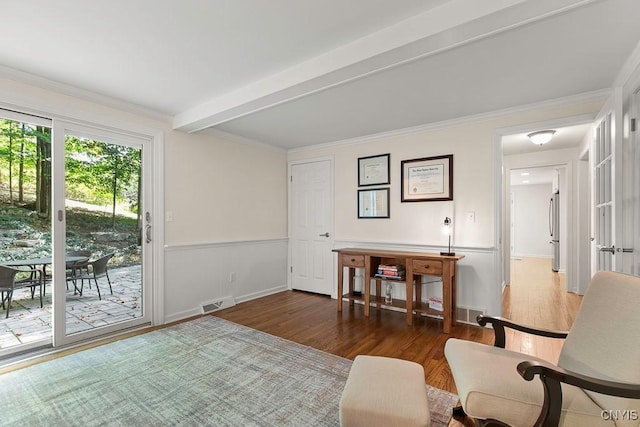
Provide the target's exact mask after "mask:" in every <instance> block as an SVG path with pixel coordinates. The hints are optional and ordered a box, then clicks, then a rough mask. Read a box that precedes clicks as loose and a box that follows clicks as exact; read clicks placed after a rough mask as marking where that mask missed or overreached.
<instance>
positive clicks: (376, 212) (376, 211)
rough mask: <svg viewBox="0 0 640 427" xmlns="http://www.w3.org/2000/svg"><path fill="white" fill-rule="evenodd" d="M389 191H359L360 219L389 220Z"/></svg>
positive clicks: (380, 189) (372, 189)
mask: <svg viewBox="0 0 640 427" xmlns="http://www.w3.org/2000/svg"><path fill="white" fill-rule="evenodd" d="M389 207H390V203H389V189H388V188H371V189H365V190H358V218H389V217H390V216H389Z"/></svg>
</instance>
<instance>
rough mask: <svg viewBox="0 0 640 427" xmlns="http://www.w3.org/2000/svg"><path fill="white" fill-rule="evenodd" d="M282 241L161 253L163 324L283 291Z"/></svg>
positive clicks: (180, 248) (284, 261)
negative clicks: (214, 306) (204, 307)
mask: <svg viewBox="0 0 640 427" xmlns="http://www.w3.org/2000/svg"><path fill="white" fill-rule="evenodd" d="M287 245H288V239H274V240H259V241H244V242H216V243H205V244H193V245H175V246H166V247H165V292H164V300H165V308H164V312H165V319H164V320H165V322H172V321H175V320H180V319H184V318H187V317H190V316H195V315H198V314H202V305H203V303H204V304H210V303H212V302H216V301H225V304H224V305H225V306H228V305H229V304H233V303H234V302H235V303H240V302H243V301H248V300H251V299H254V298H259V297H261V296H264V295H269V294H273V293H276V292H280V291H284V290H286V289H287V250H288V249H287Z"/></svg>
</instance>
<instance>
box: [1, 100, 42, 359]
mask: <svg viewBox="0 0 640 427" xmlns="http://www.w3.org/2000/svg"><path fill="white" fill-rule="evenodd" d="M50 153H51V120H50V119H46V118H42V117H36V116H30V115H26V114H20V113H16V112H13V111H7V110H2V109H0V266H1V267H0V270H2V272H4V273H5V274H0V276H2V277H1V278H0V291H1V292H0V293H1V295H2V305H1V306H0V357H2V356H6V355H9V354H12V353H15V352H22V351H26V350H29V349H31V348H37V347H42V346H47V345H50V344H51V337H52V330H51V325H52V313H53V310H52V305H51V292H47V291H50V289H47V287H46V284H47V283H46V278H45V277H44V276H42V274H43V273H42V265H43V263H46V262H48V261H49V260H50V259H51V253H52V247H51V219H50V218H51V155H50ZM15 269H17V270H20V272H18V273H17V274H16V275H15V276H14V277H12V278H11V276H6V272H11V271H15ZM10 278H11V280H9V279H10ZM41 292H42V298H41Z"/></svg>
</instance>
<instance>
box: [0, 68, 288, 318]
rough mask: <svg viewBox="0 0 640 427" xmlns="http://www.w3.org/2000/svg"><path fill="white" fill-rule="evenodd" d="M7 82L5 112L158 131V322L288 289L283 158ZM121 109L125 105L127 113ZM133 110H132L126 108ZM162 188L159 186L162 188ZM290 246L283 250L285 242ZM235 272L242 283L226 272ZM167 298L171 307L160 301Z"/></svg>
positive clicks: (1, 103) (0, 102) (2, 85)
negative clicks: (218, 302)
mask: <svg viewBox="0 0 640 427" xmlns="http://www.w3.org/2000/svg"><path fill="white" fill-rule="evenodd" d="M60 90H64V91H65V93H67V94H62V93H58V92H54V91H52V90H47V89H43V88H41V87H36V86H34V85H29V84H24V83H19V82H16V81H14V80H12V79H9V78H3V77H2V76H0V107H5V108H9V109H13V110H16V111H22V112H26V113H33V114H38V115H41V116H44V117H54V118H64V119H67V120H72V121H79V122H82V123H89V124H97V125H101V126H106V127H109V128H112V129H124V130H129V131H137V132H140V133H151V134H160V135H161V136H162V137H161V138H160V141H163V144H162V146H161V147H156V148H157V149H159V150H161V151H163V152H164V164H163V165H160V169H162V170H156V171H155V175H154V179H155V180H158V181H159V182H162V184H163V187H164V193H163V194H155V195H154V196H155V197H156V200H162V201H163V202H164V205H160V207H159V210H160V211H161V212H156V213H155V217H156V219H159V218H163V217H164V215H163V214H164V211H167V212H171V213H172V215H173V221H172V222H167V223H166V224H165V223H162V222H161V223H155V224H154V226H155V227H156V229H157V230H161V232H159V233H158V235H160V236H162V241H161V242H158V243H157V244H156V248H157V253H156V256H155V259H156V261H157V262H156V265H160V266H164V267H165V268H164V269H163V270H162V269H161V270H160V271H158V272H157V274H154V284H155V289H154V295H155V296H156V297H160V298H161V299H160V301H158V303H157V307H156V308H157V309H158V310H157V313H162V316H161V318H160V319H157V322H158V323H163V322H164V321H166V320H176V319H178V318H180V317H183V316H188V315H192V314H197V313H198V312H199V310H200V304H201V302H205V301H211V300H215V299H217V298H221V297H226V296H233V297H234V298H236V300H239V301H242V300H245V299H248V298H253V297H257V296H260V295H263V294H265V293H269V292H275V291H277V290H281V289H285V288H286V281H287V278H286V266H287V244H286V238H287V181H286V173H287V172H286V171H287V163H286V154H285V152H284V151H281V150H276V149H273V148H268V147H266V146H261V145H256V144H247V143H243V142H238V141H235V140H231V139H229V138H224V137H221V136H217V135H211V134H207V133H201V134H187V133H184V132H177V131H173V130H172V129H171V122H170V120H169V119H168V118H166V119H163V118H162V117H160V116H156V117H150V116H148V115H145V114H141V113H132V112H129V111H128V110H126V111H125V110H124V109H122V108H116V107H109V106H106V104H109V105H115V104H118V103H117V102H114V101H113V100H109V99H102V98H100V97H99V96H96V95H91V96H92V97H93V99H97V101H96V102H88V101H84V100H81V99H80V98H79V97H76V96H73V95H69V94H68V93H75V92H76V91H75V90H73V89H71V88H61V89H60ZM123 108H124V107H123ZM127 108H129V106H127ZM160 188H162V186H160ZM283 239H284V243H283ZM231 272H235V273H236V278H235V281H233V282H230V281H229V274H230V273H231ZM162 296H164V302H163V301H162Z"/></svg>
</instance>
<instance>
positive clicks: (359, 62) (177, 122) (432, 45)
mask: <svg viewBox="0 0 640 427" xmlns="http://www.w3.org/2000/svg"><path fill="white" fill-rule="evenodd" d="M593 1H597V0H535V1H533V0H529V1H527V0H485V1H482V2H478V1H477V0H452V1H449V2H447V3H444V4H443V5H441V6H440V7H437V8H435V9H431V10H429V11H427V12H424V13H422V14H419V15H416V16H413V17H411V18H409V19H406V20H404V21H401V22H399V23H397V24H395V25H392V26H390V27H387V28H385V29H382V30H380V31H377V32H375V33H372V34H369V35H367V36H365V37H362V38H360V39H357V40H354V41H352V42H350V43H348V44H345V45H343V46H341V47H339V48H337V49H334V50H332V51H329V52H327V53H325V54H322V55H320V56H317V57H315V58H312V59H310V60H307V61H305V62H302V63H299V64H297V65H295V66H293V67H290V68H288V69H286V70H283V71H281V72H280V73H277V74H275V75H272V76H270V77H267V78H264V79H261V80H258V81H255V82H253V83H251V84H248V85H246V86H244V87H241V88H238V89H236V90H234V91H231V92H228V93H226V94H223V95H221V96H218V97H216V98H213V99H210V100H209V101H207V102H205V103H203V104H200V105H198V106H195V107H193V108H190V109H188V110H186V111H184V112H182V113H180V114H177V115H176V116H175V117H174V120H173V128H174V129H176V130H182V131H186V132H197V131H200V130H202V129H206V128H209V127H212V126H216V125H218V124H221V123H224V122H227V121H230V120H233V119H235V118H238V117H242V116H245V115H248V114H251V113H253V112H257V111H260V110H263V109H266V108H269V107H272V106H275V105H278V104H281V103H284V102H287V101H291V100H294V99H296V98H299V97H303V96H306V95H310V94H313V93H315V92H318V91H322V90H325V89H328V88H331V87H334V86H337V85H340V84H344V83H347V82H349V81H352V80H354V79H358V78H362V77H364V76H367V75H370V74H372V73H377V72H381V71H384V70H386V69H389V68H391V67H396V66H399V65H402V64H405V63H408V62H411V61H414V60H416V59H419V58H423V57H425V56H429V55H434V54H437V53H439V52H443V51H445V50H448V49H452V48H455V47H457V46H461V45H463V44H466V43H471V42H473V41H475V40H479V39H481V38H484V37H489V36H491V35H494V34H498V33H500V32H504V31H507V30H509V29H512V28H516V27H518V26H521V25H526V24H529V23H531V22H535V21H536V20H540V19H544V18H546V17H549V16H552V15H555V14H558V13H564V12H567V11H568V10H571V9H573V8H575V7H579V6H582V5H585V4H588V3H592V2H593Z"/></svg>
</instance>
